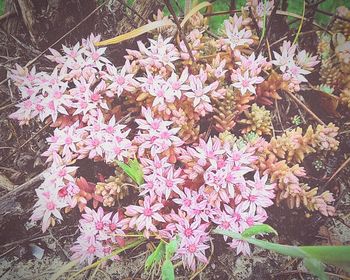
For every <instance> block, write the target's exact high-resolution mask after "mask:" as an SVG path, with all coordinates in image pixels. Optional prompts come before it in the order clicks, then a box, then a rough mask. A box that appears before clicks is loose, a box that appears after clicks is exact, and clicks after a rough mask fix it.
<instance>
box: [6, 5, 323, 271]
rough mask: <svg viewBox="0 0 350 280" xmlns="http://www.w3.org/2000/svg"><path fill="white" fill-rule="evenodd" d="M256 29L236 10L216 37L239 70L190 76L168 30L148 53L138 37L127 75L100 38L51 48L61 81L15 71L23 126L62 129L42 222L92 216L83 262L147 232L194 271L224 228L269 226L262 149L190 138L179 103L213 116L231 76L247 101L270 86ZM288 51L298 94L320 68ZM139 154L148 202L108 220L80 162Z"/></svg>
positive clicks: (82, 240)
mask: <svg viewBox="0 0 350 280" xmlns="http://www.w3.org/2000/svg"><path fill="white" fill-rule="evenodd" d="M268 3H269V4H268V6H267V8H266V9H267V10H268V11H269V12H270V11H271V8H272V7H271V5H270V1H269V2H268ZM251 5H253V6H254V7H256V9H254V13H257V14H258V15H260V17H261V6H257V5H256V1H252V4H251ZM248 23H249V22H248V21H247V20H246V19H243V17H237V16H236V15H235V16H234V17H233V18H230V19H229V20H227V21H225V23H224V28H225V34H226V37H224V38H222V39H219V40H217V41H216V42H215V44H216V45H217V46H216V47H217V50H218V51H221V50H225V51H227V52H228V53H230V54H232V58H233V59H234V60H235V64H234V67H233V68H232V67H231V66H229V65H228V63H227V62H228V61H227V58H226V59H223V58H221V57H220V56H219V55H217V56H216V57H215V58H214V60H213V62H212V63H211V64H208V63H207V64H206V65H204V66H203V67H200V69H197V70H198V71H193V72H191V70H190V69H191V68H190V66H188V65H189V64H188V63H187V62H188V61H189V59H190V57H189V54H188V50H187V48H186V47H185V45H184V42H183V41H181V42H180V45H179V49H178V48H177V47H176V46H175V45H174V44H172V43H171V40H172V38H165V39H163V37H162V36H161V35H159V36H158V37H157V38H156V39H150V40H149V45H148V46H146V45H145V44H143V43H141V42H138V47H139V50H127V52H128V55H127V56H126V57H125V58H126V62H125V64H124V65H123V66H122V67H121V68H117V67H115V66H114V65H112V63H111V62H110V61H109V60H108V59H106V58H105V57H104V52H105V50H106V49H105V48H96V47H95V46H94V43H96V42H98V41H99V40H100V38H99V36H97V37H95V36H93V35H91V36H90V37H89V38H88V39H86V40H83V42H82V44H79V43H77V44H76V45H75V46H73V47H71V48H69V47H66V46H63V52H64V54H63V55H62V54H61V53H59V52H58V51H56V50H51V53H52V54H51V55H49V56H48V58H49V59H51V60H52V61H53V62H55V63H56V64H57V66H56V67H55V68H54V70H53V71H52V73H51V74H48V73H46V72H36V69H35V67H33V68H32V70H31V71H28V70H27V69H23V68H21V67H20V66H17V69H16V70H12V71H11V73H10V78H11V79H12V80H13V81H15V83H16V84H17V86H18V88H19V93H20V95H21V99H22V101H21V103H20V104H18V105H17V106H18V108H19V109H18V110H17V111H16V112H14V113H13V114H12V115H11V116H10V117H12V118H14V119H17V120H18V121H19V123H20V124H27V123H29V122H30V120H31V119H33V118H39V119H40V120H41V121H42V122H44V121H46V122H47V121H52V126H53V127H55V129H54V131H53V135H52V136H50V137H49V138H47V142H48V143H49V147H48V149H47V151H45V152H44V154H43V155H44V156H45V157H47V162H49V163H50V164H51V166H50V167H49V169H48V170H47V171H46V173H45V181H44V182H43V184H42V185H41V186H40V187H39V188H38V189H37V195H38V201H37V202H36V204H35V210H34V213H33V215H32V220H34V221H37V220H42V229H43V231H45V230H47V228H48V227H49V226H50V224H51V225H53V224H54V223H55V222H56V221H58V222H59V221H61V220H62V219H63V217H62V215H61V211H62V210H63V209H65V210H67V209H68V210H70V209H71V208H74V207H76V206H78V207H79V209H80V210H81V211H83V214H82V219H81V220H80V231H81V235H80V236H79V237H78V239H77V241H76V244H75V245H74V246H73V248H72V251H73V252H74V255H73V258H77V259H80V261H82V262H83V261H87V262H88V263H91V262H92V261H93V260H94V258H96V257H103V256H107V255H109V254H110V253H111V252H112V251H113V249H114V248H115V247H116V246H121V245H123V244H124V243H125V242H126V241H127V238H126V237H127V235H128V233H132V232H135V231H136V232H142V233H143V235H144V236H145V237H146V238H151V237H155V238H163V239H167V240H173V239H175V238H178V239H179V240H180V242H179V246H178V249H177V251H176V253H175V256H174V259H181V260H182V262H183V264H184V266H185V267H188V268H190V269H192V270H195V269H196V267H197V266H198V265H199V264H201V263H206V262H207V261H208V260H207V255H208V254H207V251H208V250H209V248H210V240H211V237H210V230H211V229H212V228H213V227H216V226H217V227H219V228H222V229H228V230H233V231H235V232H242V231H244V230H245V229H247V228H249V227H251V226H252V225H255V224H260V223H263V222H264V221H265V220H266V219H267V216H268V215H267V213H266V210H265V209H266V208H267V207H269V206H271V205H272V204H273V199H274V197H275V194H274V187H275V186H274V184H269V183H268V177H267V175H264V176H263V177H261V176H260V174H259V172H258V171H256V170H255V169H254V168H253V166H254V165H253V163H254V161H255V160H256V157H255V156H254V154H253V153H252V152H251V151H250V150H249V149H247V147H246V146H244V145H243V146H242V145H236V144H235V143H232V141H231V142H230V143H229V142H225V141H223V140H220V139H219V138H217V137H215V136H214V137H211V136H209V137H208V138H207V140H204V139H205V137H204V136H201V137H200V138H199V141H197V143H193V144H191V145H188V144H185V139H181V137H180V134H179V131H180V127H179V124H180V123H183V122H184V121H183V120H182V119H181V118H182V116H181V111H180V109H177V108H176V107H175V108H174V103H176V102H178V104H186V106H187V105H189V106H190V108H191V109H190V110H192V113H193V114H192V115H193V117H194V118H198V119H199V118H200V117H204V116H207V115H208V114H209V113H211V112H213V99H214V98H215V99H216V100H217V99H221V98H224V96H225V93H226V92H227V87H228V85H227V84H225V83H226V82H227V80H229V84H230V85H231V86H232V87H233V88H234V89H238V90H239V91H240V92H241V94H242V95H244V94H255V87H256V85H257V84H259V83H261V82H263V81H264V78H263V76H262V74H263V70H268V69H270V68H271V66H272V64H271V62H267V60H266V58H264V57H263V56H262V55H261V54H260V55H258V56H257V57H256V56H255V54H254V53H252V54H251V55H245V54H244V53H243V52H241V50H240V48H241V47H243V46H248V45H251V44H252V43H253V39H252V38H253V34H252V31H251V30H250V29H248V28H246V25H247V24H248ZM202 33H203V31H201V30H199V29H194V30H192V31H191V32H190V33H189V35H188V37H189V38H188V39H189V42H190V43H191V46H192V48H193V55H195V56H196V59H198V55H199V54H200V52H199V49H198V48H199V47H200V45H201V42H200V38H201V36H202ZM281 51H282V55H279V54H277V53H275V58H276V60H275V61H273V63H274V64H275V65H277V66H278V67H280V70H281V71H282V72H283V73H284V78H285V79H286V80H289V81H290V82H291V84H293V85H294V86H293V87H294V88H296V86H297V85H299V83H300V82H302V81H304V77H303V75H304V74H307V73H309V71H310V70H311V69H312V67H313V66H314V65H315V64H316V63H317V62H316V60H315V58H314V57H310V56H308V55H307V54H306V53H304V52H299V53H298V54H297V55H295V46H292V47H291V46H290V44H289V45H288V44H284V45H283V47H282V48H281ZM214 56H215V55H214ZM185 62H186V63H185ZM226 74H229V75H226ZM225 80H226V81H225ZM225 86H226V87H225ZM147 98H149V99H150V100H151V103H147V102H145V104H142V105H141V106H140V107H141V114H140V115H139V116H140V117H139V118H136V119H135V118H134V120H135V123H136V125H137V126H136V125H134V123H131V125H130V126H128V127H127V126H126V125H124V124H121V123H120V120H119V119H118V117H117V116H119V115H118V114H115V112H114V111H113V109H114V108H115V107H114V106H116V105H115V104H121V103H122V102H124V101H125V100H130V99H131V100H138V99H140V100H141V101H142V100H145V99H147ZM150 104H151V105H150ZM123 109H124V108H123ZM123 109H122V110H120V111H121V112H122V113H125V115H126V110H123ZM119 117H120V116H119ZM134 127H136V128H134ZM134 156H136V157H137V158H138V160H139V162H140V163H141V166H142V169H143V173H144V178H143V179H144V183H143V184H141V185H140V186H138V187H139V200H136V201H137V202H136V201H134V204H133V205H129V206H126V207H124V208H121V209H113V212H109V213H106V210H104V209H103V208H101V207H100V208H98V206H99V205H100V203H101V197H99V196H97V195H96V194H95V193H94V189H95V184H94V183H91V182H87V181H86V180H85V179H84V178H77V171H78V166H79V160H81V159H84V158H89V159H91V160H93V161H103V162H105V163H107V164H112V163H113V162H114V161H116V160H119V161H123V162H127V160H128V159H130V158H133V157H134ZM73 164H76V166H73ZM90 202H92V203H91V204H92V205H90V204H89V203H90ZM91 207H94V208H98V210H97V211H95V210H93V209H92V208H91ZM225 240H226V241H227V243H228V244H229V246H230V247H232V248H234V249H236V251H237V253H241V252H242V253H244V254H249V253H250V248H249V246H248V243H245V242H243V241H238V240H232V239H229V238H225Z"/></svg>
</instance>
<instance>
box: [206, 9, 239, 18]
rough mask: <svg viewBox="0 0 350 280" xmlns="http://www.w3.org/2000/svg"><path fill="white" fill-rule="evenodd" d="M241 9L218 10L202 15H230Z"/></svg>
mask: <svg viewBox="0 0 350 280" xmlns="http://www.w3.org/2000/svg"><path fill="white" fill-rule="evenodd" d="M240 12H242V11H241V10H228V11H220V12H213V13H205V14H203V16H204V17H212V16H223V15H232V14H234V13H240Z"/></svg>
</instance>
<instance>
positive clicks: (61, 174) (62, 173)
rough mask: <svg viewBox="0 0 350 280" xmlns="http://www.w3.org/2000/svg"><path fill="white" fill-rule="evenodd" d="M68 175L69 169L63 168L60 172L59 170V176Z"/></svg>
mask: <svg viewBox="0 0 350 280" xmlns="http://www.w3.org/2000/svg"><path fill="white" fill-rule="evenodd" d="M66 175H67V171H66V170H65V169H61V170H60V171H59V172H58V176H60V177H64V176H66Z"/></svg>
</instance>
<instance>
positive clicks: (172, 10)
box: [164, 0, 196, 63]
mask: <svg viewBox="0 0 350 280" xmlns="http://www.w3.org/2000/svg"><path fill="white" fill-rule="evenodd" d="M164 3H165V5H166V6H167V8H168V10H169V12H170V14H171V15H172V16H173V19H174V21H175V24H176V26H177V29H178V32H179V35H180V37H181V39H182V40H183V41H184V43H185V46H186V49H187V51H188V54H189V55H190V58H191V60H192V62H193V63H196V62H195V60H194V56H193V53H192V50H191V48H190V45H189V44H188V42H187V39H186V36H185V35H184V34H183V32H182V28H181V25H180V22H179V19H178V17H177V15H176V13H175V11H174V9H173V7H172V6H171V4H170V1H169V0H164Z"/></svg>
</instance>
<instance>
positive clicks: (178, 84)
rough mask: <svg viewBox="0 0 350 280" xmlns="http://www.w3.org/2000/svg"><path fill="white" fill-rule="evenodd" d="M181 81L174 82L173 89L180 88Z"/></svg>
mask: <svg viewBox="0 0 350 280" xmlns="http://www.w3.org/2000/svg"><path fill="white" fill-rule="evenodd" d="M180 86H181V85H180V83H179V82H174V83H173V89H175V90H178V89H179V88H180Z"/></svg>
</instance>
